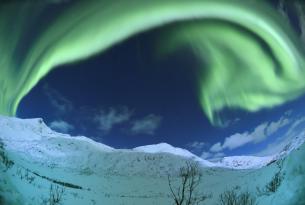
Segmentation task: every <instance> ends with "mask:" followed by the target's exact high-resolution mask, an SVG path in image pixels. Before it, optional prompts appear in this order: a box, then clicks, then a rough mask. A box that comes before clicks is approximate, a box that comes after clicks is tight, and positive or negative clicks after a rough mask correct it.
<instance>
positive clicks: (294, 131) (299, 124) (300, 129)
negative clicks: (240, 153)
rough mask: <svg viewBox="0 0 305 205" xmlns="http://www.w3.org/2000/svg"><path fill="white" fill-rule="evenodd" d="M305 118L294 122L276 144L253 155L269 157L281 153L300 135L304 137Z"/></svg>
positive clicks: (269, 145) (271, 144)
mask: <svg viewBox="0 0 305 205" xmlns="http://www.w3.org/2000/svg"><path fill="white" fill-rule="evenodd" d="M304 127H305V117H301V118H297V119H296V120H294V122H293V123H292V125H291V126H290V127H289V129H288V130H287V132H286V133H285V134H284V135H283V136H281V137H279V138H277V139H276V140H275V141H274V142H272V143H270V144H268V145H267V147H266V148H265V149H263V150H261V151H260V152H257V153H253V154H252V155H255V156H268V155H273V154H276V153H279V152H280V151H282V150H283V149H284V147H285V146H286V145H288V144H289V143H290V142H291V140H292V139H293V138H296V137H297V136H299V135H304V133H305V129H304Z"/></svg>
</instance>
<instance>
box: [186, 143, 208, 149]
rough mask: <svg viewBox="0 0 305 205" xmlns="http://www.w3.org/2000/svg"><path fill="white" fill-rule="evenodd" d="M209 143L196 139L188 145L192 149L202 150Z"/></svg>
mask: <svg viewBox="0 0 305 205" xmlns="http://www.w3.org/2000/svg"><path fill="white" fill-rule="evenodd" d="M206 145H207V144H206V143H205V142H199V141H194V142H191V143H188V144H187V145H186V146H187V147H188V148H190V149H191V150H192V151H199V150H202V149H203V148H204V147H205V146H206Z"/></svg>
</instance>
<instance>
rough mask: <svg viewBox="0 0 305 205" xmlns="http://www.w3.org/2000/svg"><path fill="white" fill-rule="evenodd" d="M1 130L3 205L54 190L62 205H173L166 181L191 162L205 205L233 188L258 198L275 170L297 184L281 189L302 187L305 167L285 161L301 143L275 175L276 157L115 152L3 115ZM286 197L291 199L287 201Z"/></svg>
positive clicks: (33, 200)
mask: <svg viewBox="0 0 305 205" xmlns="http://www.w3.org/2000/svg"><path fill="white" fill-rule="evenodd" d="M0 128H1V129H0V202H1V200H2V201H4V200H5V203H7V204H13V205H15V204H17V205H18V204H25V205H36V204H48V203H47V202H46V201H47V199H48V197H49V195H50V192H51V189H52V187H56V188H58V189H60V190H61V189H62V190H64V194H63V199H62V204H65V205H70V204H71V205H72V204H73V205H78V204H88V205H90V204H92V205H94V204H98V205H99V204H107V205H112V204H113V205H120V204H125V205H135V204H136V205H137V204H147V205H149V204H171V203H172V199H171V197H170V195H169V188H168V181H167V176H168V175H170V176H172V177H173V178H177V177H178V172H179V169H180V168H181V167H183V166H184V165H185V163H186V161H190V160H191V161H197V162H199V164H200V165H201V166H200V170H201V172H202V175H203V179H204V183H203V184H200V186H199V187H200V190H201V191H202V192H204V193H207V194H211V193H213V197H211V198H209V199H208V200H207V204H210V205H213V204H217V200H218V196H219V194H220V193H222V192H223V191H225V190H227V189H231V188H233V187H235V188H236V187H240V188H239V189H245V190H248V191H251V192H253V193H256V187H262V186H264V184H266V183H267V182H268V181H270V179H271V178H272V176H274V174H275V173H277V172H279V171H281V172H284V171H285V172H287V173H289V172H291V173H293V174H294V176H293V179H298V181H295V180H292V179H289V177H287V179H289V180H285V183H286V185H285V183H283V184H284V185H283V187H285V186H294V184H291V183H300V182H303V181H302V180H301V179H299V178H298V176H299V175H296V174H295V173H296V172H295V171H293V169H294V167H296V168H297V169H298V170H299V169H303V168H302V166H303V165H300V164H298V162H299V161H294V160H293V159H294V158H292V157H291V156H290V155H292V156H293V155H296V156H303V155H304V156H305V154H304V153H305V148H304V145H302V146H301V147H299V146H300V143H291V145H290V147H289V152H291V153H293V154H290V155H289V157H288V158H287V159H285V160H283V162H282V164H283V165H281V167H280V170H279V165H278V163H273V162H274V158H273V157H265V158H259V157H227V158H224V159H223V161H222V162H221V163H219V162H218V163H211V162H209V161H206V160H203V159H201V158H199V157H197V156H195V155H193V154H192V153H190V152H188V151H187V150H183V149H180V148H174V147H172V146H171V145H168V144H165V143H161V144H158V145H148V146H142V147H137V148H134V149H133V150H117V149H113V148H111V147H109V146H106V145H103V144H100V143H96V142H94V141H93V140H90V139H88V138H86V137H71V136H69V135H65V134H60V133H57V132H54V131H52V130H51V129H49V128H48V127H47V126H46V125H45V124H44V123H43V121H42V120H41V119H30V120H22V119H17V118H9V117H0ZM300 138H302V137H300ZM303 138H304V137H303ZM300 142H301V141H300ZM297 146H298V147H297ZM295 148H298V149H297V150H296V149H295ZM287 150H288V149H287ZM287 150H286V154H288V151H287ZM275 157H277V158H278V156H275ZM281 157H285V156H284V155H283V154H281ZM228 168H230V169H228ZM246 168H251V169H246ZM252 168H256V169H252ZM304 170H305V168H304ZM299 172H300V171H299ZM299 172H297V173H299ZM300 173H301V172H300ZM253 179H255V180H253ZM178 182H179V179H178V178H177V183H178ZM292 190H293V189H292ZM299 191H300V190H299ZM279 192H280V193H281V190H279ZM294 192H295V193H297V192H296V191H294ZM304 193H305V192H304ZM301 194H303V193H301ZM283 196H285V197H286V195H285V194H283V193H281V195H274V196H273V198H266V197H265V196H260V198H259V202H260V201H262V200H263V201H264V202H262V203H259V204H262V205H265V204H272V203H270V200H272V201H274V200H275V201H277V202H278V205H281V204H283V205H284V204H285V203H284V202H285V200H283V199H282V197H283ZM286 198H287V200H288V199H289V200H290V201H291V196H290V198H289V196H288V195H287V197H286ZM286 198H285V199H286ZM266 200H267V201H268V200H269V203H265V202H266ZM287 200H286V204H289V203H287Z"/></svg>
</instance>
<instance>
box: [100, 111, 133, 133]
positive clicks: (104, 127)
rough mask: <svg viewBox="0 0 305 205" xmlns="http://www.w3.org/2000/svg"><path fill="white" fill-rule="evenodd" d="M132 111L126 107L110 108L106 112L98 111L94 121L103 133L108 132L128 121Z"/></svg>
mask: <svg viewBox="0 0 305 205" xmlns="http://www.w3.org/2000/svg"><path fill="white" fill-rule="evenodd" d="M132 114H133V111H132V110H130V109H129V108H128V107H126V106H122V107H117V108H114V107H111V108H109V109H108V110H103V109H102V110H100V111H99V113H98V114H97V115H95V116H94V121H95V122H96V123H98V128H99V129H100V130H101V131H103V132H106V133H107V132H109V131H111V130H112V128H113V127H114V126H116V125H119V124H122V123H124V122H126V121H128V120H129V119H130V117H131V116H132Z"/></svg>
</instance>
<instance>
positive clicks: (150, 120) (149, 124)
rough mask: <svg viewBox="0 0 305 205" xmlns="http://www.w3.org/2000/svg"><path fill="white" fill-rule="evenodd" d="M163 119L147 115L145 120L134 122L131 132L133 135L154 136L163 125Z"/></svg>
mask: <svg viewBox="0 0 305 205" xmlns="http://www.w3.org/2000/svg"><path fill="white" fill-rule="evenodd" d="M161 120H162V117H161V116H158V115H154V114H150V115H147V116H146V117H144V118H143V119H140V120H135V121H133V122H132V126H131V128H130V131H131V133H132V134H147V135H153V134H154V133H155V131H156V129H158V128H159V126H160V124H161Z"/></svg>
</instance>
